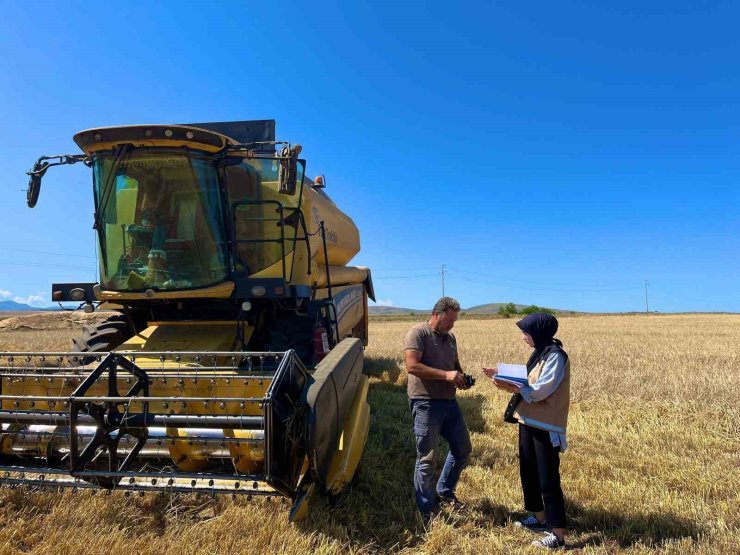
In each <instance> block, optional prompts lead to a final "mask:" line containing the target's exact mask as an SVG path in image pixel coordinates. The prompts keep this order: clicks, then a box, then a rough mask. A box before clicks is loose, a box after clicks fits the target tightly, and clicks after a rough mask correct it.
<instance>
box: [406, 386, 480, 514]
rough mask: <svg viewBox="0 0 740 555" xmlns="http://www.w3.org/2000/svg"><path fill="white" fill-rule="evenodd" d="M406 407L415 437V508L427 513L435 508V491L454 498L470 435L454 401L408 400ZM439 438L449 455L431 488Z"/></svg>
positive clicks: (468, 448)
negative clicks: (410, 416)
mask: <svg viewBox="0 0 740 555" xmlns="http://www.w3.org/2000/svg"><path fill="white" fill-rule="evenodd" d="M409 405H410V406H411V415H412V417H413V419H414V435H415V436H416V467H415V469H414V490H415V492H416V505H417V506H418V507H419V510H420V511H421V512H427V511H431V510H435V509H437V507H438V503H437V499H436V496H435V490H436V493H437V494H438V495H440V496H442V497H450V496H452V495H453V494H454V492H455V486H456V485H457V481H458V480H459V479H460V473H461V472H462V469H463V468H465V465H466V464H467V462H468V457H469V456H470V452H471V451H472V446H471V444H470V434H469V433H468V428H467V426H465V419H464V418H463V415H462V412H460V407H459V406H458V404H457V401H456V400H455V399H431V400H430V399H409ZM440 435H441V436H442V437H443V438H445V439H446V440H447V443H448V444H449V446H450V451H449V453H447V459H446V460H445V464H444V467H443V468H442V474H440V476H439V480H438V481H437V483H436V487H435V483H434V482H435V480H434V477H435V468H434V451H435V449H436V448H437V443H438V441H439V436H440Z"/></svg>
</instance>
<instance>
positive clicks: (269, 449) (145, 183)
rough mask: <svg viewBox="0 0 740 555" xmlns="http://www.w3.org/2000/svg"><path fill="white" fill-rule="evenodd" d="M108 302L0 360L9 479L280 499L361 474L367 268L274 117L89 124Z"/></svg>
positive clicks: (299, 502)
mask: <svg viewBox="0 0 740 555" xmlns="http://www.w3.org/2000/svg"><path fill="white" fill-rule="evenodd" d="M74 140H75V142H76V143H77V144H78V145H79V147H80V148H81V149H82V151H83V153H84V154H79V155H68V156H52V157H42V158H41V159H39V161H38V162H37V163H36V165H35V166H34V168H33V169H32V170H31V171H30V172H29V175H30V176H31V178H30V181H29V189H28V205H29V206H30V207H33V206H34V205H35V204H36V201H37V200H38V195H39V190H40V182H41V178H42V176H43V175H44V174H45V173H46V171H47V170H48V169H49V168H50V167H51V166H55V165H60V164H73V163H76V162H83V163H84V164H85V165H87V166H89V167H91V168H92V174H93V189H94V199H95V229H96V230H97V234H98V245H99V256H100V283H99V284H92V283H72V284H69V283H68V284H55V285H54V286H53V289H52V298H53V300H55V301H76V302H80V303H81V307H83V306H84V309H85V310H86V311H88V312H90V311H92V310H94V309H95V307H96V305H97V307H98V309H99V310H108V311H110V312H108V314H109V316H108V317H107V318H105V319H104V320H103V321H102V322H101V323H100V324H98V325H96V326H92V327H89V328H86V329H85V332H84V335H83V336H82V337H80V338H79V339H76V340H75V342H74V349H73V352H69V353H6V352H0V423H1V424H2V430H1V434H0V462H1V463H2V467H0V480H1V481H2V482H4V483H5V484H32V485H49V486H71V487H76V488H83V487H102V488H106V489H109V490H111V489H126V490H138V491H166V492H205V493H235V494H247V495H284V496H289V497H290V498H292V499H293V500H294V505H293V509H292V513H291V514H292V517H293V518H300V517H301V516H302V515H303V514H305V509H306V506H307V501H308V499H309V498H310V496H311V494H312V492H314V491H315V490H323V491H329V492H332V493H338V492H339V491H341V490H342V489H343V488H344V487H345V485H346V484H347V483H348V482H349V481H350V480H351V479H352V477H353V475H354V473H355V471H356V468H357V465H358V463H359V459H360V457H361V454H362V451H363V448H364V445H365V441H366V438H367V433H368V425H369V418H370V415H369V406H368V404H367V387H368V381H367V378H366V376H364V375H363V373H362V366H363V345H366V344H367V314H368V312H367V302H368V301H367V300H368V297H370V298H373V287H372V281H371V277H370V271H369V270H368V269H367V268H358V267H349V266H347V265H346V264H347V263H348V262H349V261H350V259H351V258H352V257H353V256H354V255H355V254H356V253H357V252H358V251H359V234H358V231H357V228H356V227H355V225H354V223H353V222H352V220H350V219H349V218H348V217H347V216H346V215H345V214H343V213H342V212H341V211H340V210H339V209H338V208H337V207H336V206H335V205H334V203H333V202H332V201H331V200H330V199H329V197H328V196H327V195H326V194H325V193H324V191H323V189H324V185H325V184H324V180H323V178H317V179H316V180H315V181H311V180H310V179H308V178H306V177H305V161H304V160H302V159H300V158H299V155H300V152H301V147H300V146H299V145H290V144H288V143H282V142H276V141H275V122H274V121H273V120H264V121H250V122H223V123H200V124H187V125H135V126H125V127H107V128H100V129H91V130H88V131H82V132H80V133H78V134H77V135H75V137H74Z"/></svg>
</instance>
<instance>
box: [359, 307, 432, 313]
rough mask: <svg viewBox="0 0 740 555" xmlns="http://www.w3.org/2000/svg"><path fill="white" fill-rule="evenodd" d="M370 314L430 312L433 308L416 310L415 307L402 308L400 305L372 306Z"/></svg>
mask: <svg viewBox="0 0 740 555" xmlns="http://www.w3.org/2000/svg"><path fill="white" fill-rule="evenodd" d="M368 310H369V312H370V314H382V315H387V314H429V313H430V312H431V310H415V309H413V308H401V307H398V306H371V307H369V309H368Z"/></svg>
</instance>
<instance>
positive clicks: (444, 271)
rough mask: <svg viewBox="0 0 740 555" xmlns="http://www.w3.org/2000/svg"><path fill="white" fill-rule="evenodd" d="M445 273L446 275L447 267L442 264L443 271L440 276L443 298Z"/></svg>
mask: <svg viewBox="0 0 740 555" xmlns="http://www.w3.org/2000/svg"><path fill="white" fill-rule="evenodd" d="M445 273H446V270H445V265H444V264H442V271H441V272H440V274H441V275H442V296H443V297H444V296H445Z"/></svg>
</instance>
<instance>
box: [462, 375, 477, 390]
mask: <svg viewBox="0 0 740 555" xmlns="http://www.w3.org/2000/svg"><path fill="white" fill-rule="evenodd" d="M463 381H464V382H465V387H473V386H474V385H475V378H474V377H473V376H471V375H470V374H463Z"/></svg>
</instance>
